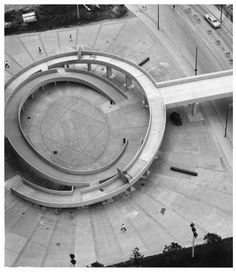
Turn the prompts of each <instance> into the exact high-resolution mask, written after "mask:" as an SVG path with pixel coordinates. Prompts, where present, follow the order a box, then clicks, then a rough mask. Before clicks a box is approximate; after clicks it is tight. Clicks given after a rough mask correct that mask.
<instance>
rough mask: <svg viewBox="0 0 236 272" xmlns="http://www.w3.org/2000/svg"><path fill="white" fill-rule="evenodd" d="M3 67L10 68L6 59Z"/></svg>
mask: <svg viewBox="0 0 236 272" xmlns="http://www.w3.org/2000/svg"><path fill="white" fill-rule="evenodd" d="M5 68H10V66H9V64H8V61H7V60H5Z"/></svg>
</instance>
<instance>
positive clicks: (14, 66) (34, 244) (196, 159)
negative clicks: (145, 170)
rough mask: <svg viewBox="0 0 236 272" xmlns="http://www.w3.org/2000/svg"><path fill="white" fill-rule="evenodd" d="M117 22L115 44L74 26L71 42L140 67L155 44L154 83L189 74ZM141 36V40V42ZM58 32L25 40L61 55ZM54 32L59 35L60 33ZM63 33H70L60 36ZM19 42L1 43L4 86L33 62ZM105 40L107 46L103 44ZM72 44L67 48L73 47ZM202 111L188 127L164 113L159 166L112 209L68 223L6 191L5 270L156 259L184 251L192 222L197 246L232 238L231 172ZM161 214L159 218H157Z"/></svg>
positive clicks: (104, 31)
mask: <svg viewBox="0 0 236 272" xmlns="http://www.w3.org/2000/svg"><path fill="white" fill-rule="evenodd" d="M120 22H122V23H123V27H120V25H116V26H114V29H115V31H116V33H117V34H116V37H114V36H112V37H113V39H114V40H111V39H110V38H109V37H110V32H111V30H112V23H114V24H116V22H112V23H110V22H109V23H108V22H103V23H99V24H93V25H88V26H84V27H79V29H80V30H79V32H78V34H79V33H80V34H81V36H80V35H78V34H77V41H80V40H79V39H80V37H81V42H78V44H77V45H80V44H84V45H86V44H87V45H93V48H99V46H98V47H96V44H97V45H98V44H100V45H102V44H103V46H104V47H103V49H104V50H108V51H110V52H114V53H118V54H120V55H121V56H126V57H129V56H130V58H131V60H133V61H136V62H139V61H141V60H142V59H141V58H143V57H144V56H146V55H145V52H146V50H147V48H148V45H149V44H150V41H153V44H152V46H151V47H150V50H149V51H148V52H149V56H150V57H151V61H150V63H148V64H147V66H144V68H147V70H148V69H153V70H151V72H152V73H153V76H154V77H155V79H156V80H158V81H159V80H167V79H174V78H178V77H180V76H184V74H185V72H186V75H190V74H191V75H192V68H193V67H191V65H190V64H189V63H187V61H183V58H182V56H181V55H179V56H178V58H177V59H176V58H173V55H172V54H169V53H168V52H167V50H166V47H168V48H174V47H175V46H174V45H173V44H170V45H166V46H165V44H163V43H160V40H159V39H157V38H156V37H155V35H153V34H152V31H150V29H149V28H148V27H146V26H145V25H144V24H143V23H142V22H140V21H139V20H138V19H137V18H133V19H127V20H121V21H120ZM106 24H109V26H106ZM117 27H120V28H119V30H118V29H117ZM77 29H78V28H77ZM73 30H74V28H72V30H71V31H73ZM88 31H91V32H88ZM144 31H145V33H146V35H143V33H144ZM56 32H57V31H50V32H42V33H40V34H38V33H33V34H30V35H36V36H37V35H40V37H41V40H40V41H42V43H43V44H44V45H45V46H44V48H45V50H46V51H47V54H48V55H51V54H54V53H56V52H58V51H57V50H60V51H64V50H65V51H66V50H68V46H69V45H68V44H69V42H68V40H65V41H64V40H63V39H60V43H59V39H58V38H56V37H58V36H57V35H58V34H55V33H56ZM60 32H61V33H63V30H62V29H61V30H60ZM46 33H47V35H46ZM49 33H50V34H49ZM73 33H74V32H73ZM87 33H91V35H88V34H87ZM92 33H94V34H93V35H92ZM67 34H68V29H66V30H65V37H67ZM25 35H26V36H27V35H28V34H25ZM44 35H45V36H44ZM50 35H51V36H52V39H54V38H55V40H54V41H55V42H54V43H49V42H48V39H47V38H46V37H49V36H50ZM54 35H55V36H54ZM60 35H63V34H60ZM100 35H101V36H100ZM19 37H20V35H19V36H16V37H14V36H9V37H6V38H5V41H6V43H7V46H6V48H5V51H6V56H7V57H9V59H8V60H9V64H10V69H9V70H6V79H7V78H9V73H12V74H14V73H15V72H16V71H17V70H19V69H20V67H21V66H25V65H27V64H28V63H30V62H32V61H33V60H32V58H36V56H35V55H34V50H35V47H32V48H31V47H30V45H28V44H26V42H25V47H26V46H27V50H24V48H25V47H24V46H23V44H22V43H21V42H20V41H19V44H18V45H19V46H18V47H14V41H15V39H18V38H19ZM44 37H45V39H44ZM99 37H103V40H101V41H100V38H99ZM104 37H107V40H106V41H109V43H104ZM169 40H170V39H169ZM82 41H83V42H82ZM126 42H127V43H126ZM46 44H47V45H46ZM50 44H51V45H50ZM136 44H137V47H136ZM75 45H76V43H73V44H72V45H71V48H72V47H73V46H75ZM12 47H14V50H12V49H11V48H12ZM42 48H43V47H42ZM54 49H55V50H54ZM169 52H170V51H169ZM18 53H19V54H18ZM179 53H180V51H179V52H178V53H177V54H179ZM150 54H151V55H150ZM29 55H32V57H30V56H29ZM45 55H46V54H45ZM10 56H11V58H10ZM22 56H24V57H25V59H24V57H22ZM154 60H155V61H154ZM166 63H168V65H166ZM164 64H165V65H164ZM151 72H150V73H151ZM203 106H204V105H203ZM173 110H177V111H178V112H179V113H180V114H181V118H182V120H183V124H184V125H183V127H175V126H173V125H172V124H171V123H170V122H169V121H168V117H169V114H170V113H171V112H172V111H173ZM201 112H202V114H203V117H204V119H203V120H197V121H191V120H190V119H189V118H188V115H187V114H186V110H185V108H184V107H179V108H176V109H171V110H169V111H168V112H167V127H166V132H165V137H164V141H163V144H162V147H161V153H160V160H157V161H155V162H154V163H153V165H152V167H151V170H152V173H151V175H150V176H149V178H148V179H146V180H140V182H139V184H137V186H136V190H135V191H133V192H131V193H130V194H129V195H128V196H126V195H123V196H121V197H120V198H118V199H115V201H114V202H113V203H110V204H106V205H103V204H99V205H98V206H97V207H92V208H88V209H84V210H73V214H74V218H73V219H71V218H70V213H69V212H70V211H69V210H64V211H62V213H61V214H60V215H55V214H54V210H51V209H45V208H42V207H41V208H40V207H36V206H33V205H32V204H30V203H28V202H25V201H23V200H21V199H19V198H17V197H15V196H13V195H12V194H11V193H10V192H9V191H8V190H7V189H6V196H5V201H6V206H5V209H6V210H5V223H6V227H5V235H6V244H5V246H6V251H5V253H6V258H5V260H6V261H5V264H6V265H7V266H19V265H23V266H27V265H28V266H29V265H32V266H49V267H50V266H57V267H60V266H63V267H69V266H70V260H69V254H70V253H75V255H76V260H77V266H86V265H89V264H91V263H92V262H94V261H95V260H98V261H99V262H102V263H104V264H105V265H106V264H111V263H114V262H117V261H121V260H127V259H129V258H130V254H131V251H132V249H133V248H134V247H135V246H138V247H139V248H140V251H141V253H142V254H144V255H149V254H154V253H159V252H161V251H162V250H163V248H164V245H165V244H169V243H171V242H172V241H173V242H178V243H180V244H181V245H182V246H190V245H191V242H192V234H191V230H190V227H189V224H190V222H192V221H193V222H194V223H195V225H196V228H197V231H198V233H199V237H198V239H197V241H196V242H197V243H202V242H203V236H204V235H205V234H206V233H207V232H215V233H217V234H219V235H221V236H222V237H228V236H232V168H231V167H230V165H229V164H228V163H227V161H226V159H225V158H226V157H225V156H224V150H225V148H224V146H222V143H221V142H220V141H218V140H217V138H216V137H215V132H214V130H212V127H211V124H215V123H216V122H218V121H217V119H218V118H219V117H218V116H217V115H215V113H214V112H212V111H211V112H208V113H207V118H205V117H206V116H205V115H204V111H202V110H201ZM220 119H221V118H220ZM210 122H211V123H210ZM217 131H218V132H219V133H217V135H216V136H217V137H223V132H224V129H223V127H222V128H220V127H219V126H218V128H217ZM225 140H226V141H227V139H225ZM219 146H220V148H219ZM231 151H232V146H231ZM8 162H9V161H8ZM170 165H179V166H182V167H186V168H191V169H194V170H196V171H198V174H199V175H198V177H189V176H187V175H182V174H179V173H174V172H171V171H170V169H169V167H170ZM163 208H164V209H165V213H164V214H163V213H161V210H162V209H163ZM122 223H125V225H126V227H127V232H126V233H121V232H120V226H121V224H122Z"/></svg>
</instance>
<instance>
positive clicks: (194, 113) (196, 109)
mask: <svg viewBox="0 0 236 272" xmlns="http://www.w3.org/2000/svg"><path fill="white" fill-rule="evenodd" d="M198 110H199V102H197V103H193V104H192V116H195V115H196V114H197V113H198Z"/></svg>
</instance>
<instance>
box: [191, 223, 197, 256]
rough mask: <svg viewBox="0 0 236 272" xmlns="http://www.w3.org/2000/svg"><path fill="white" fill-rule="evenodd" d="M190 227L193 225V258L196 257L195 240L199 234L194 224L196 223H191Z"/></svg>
mask: <svg viewBox="0 0 236 272" xmlns="http://www.w3.org/2000/svg"><path fill="white" fill-rule="evenodd" d="M190 227H191V229H192V232H193V245H192V258H194V240H195V239H196V238H197V237H198V234H197V232H196V228H195V226H194V223H191V224H190Z"/></svg>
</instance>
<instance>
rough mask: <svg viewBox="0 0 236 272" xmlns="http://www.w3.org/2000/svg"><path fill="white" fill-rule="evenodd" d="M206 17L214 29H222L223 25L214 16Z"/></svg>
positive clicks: (207, 15)
mask: <svg viewBox="0 0 236 272" xmlns="http://www.w3.org/2000/svg"><path fill="white" fill-rule="evenodd" d="M204 17H205V19H206V20H207V21H208V23H210V24H211V25H212V26H213V27H214V28H219V27H221V23H220V22H219V21H218V20H217V19H216V18H215V17H214V16H212V15H209V14H206V15H204Z"/></svg>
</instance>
